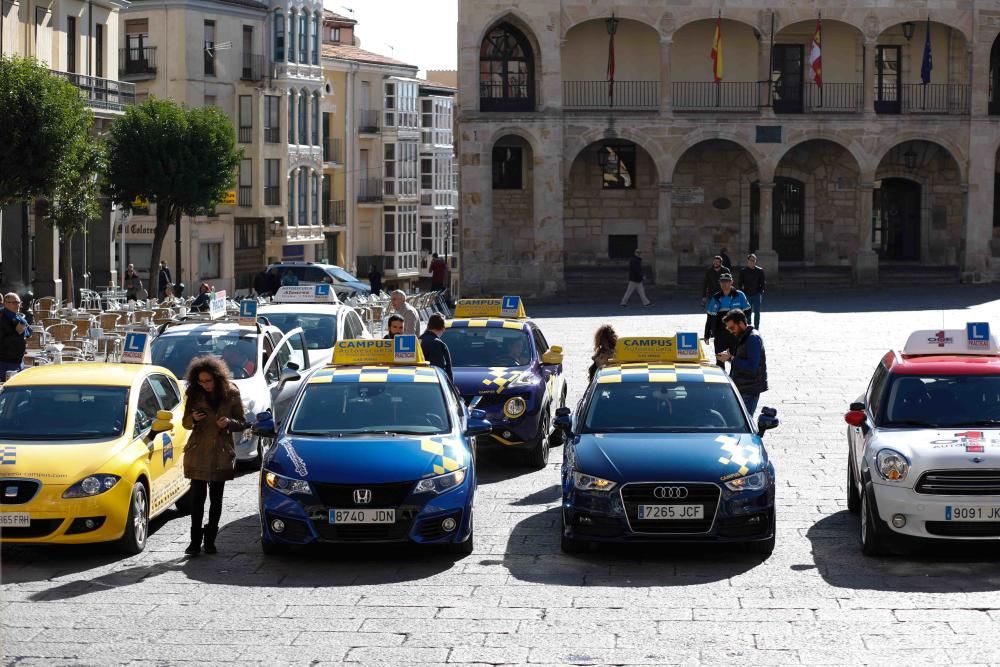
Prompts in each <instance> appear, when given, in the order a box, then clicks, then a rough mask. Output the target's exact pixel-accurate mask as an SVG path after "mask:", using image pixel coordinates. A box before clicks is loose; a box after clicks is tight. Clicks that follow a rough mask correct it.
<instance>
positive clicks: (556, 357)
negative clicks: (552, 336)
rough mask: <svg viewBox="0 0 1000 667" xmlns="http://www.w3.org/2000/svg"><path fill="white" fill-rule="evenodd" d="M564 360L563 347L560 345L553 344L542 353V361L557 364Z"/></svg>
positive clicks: (546, 363) (547, 363)
mask: <svg viewBox="0 0 1000 667" xmlns="http://www.w3.org/2000/svg"><path fill="white" fill-rule="evenodd" d="M562 362H563V349H562V348H561V347H560V346H558V345H553V346H552V347H550V348H549V349H548V350H546V351H545V353H544V354H543V355H542V363H543V364H545V365H552V366H556V365H558V364H561V363H562Z"/></svg>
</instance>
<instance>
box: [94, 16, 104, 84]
mask: <svg viewBox="0 0 1000 667" xmlns="http://www.w3.org/2000/svg"><path fill="white" fill-rule="evenodd" d="M104 57H105V56H104V24H103V23H98V24H96V25H95V26H94V75H95V76H97V77H98V78H101V79H103V78H104Z"/></svg>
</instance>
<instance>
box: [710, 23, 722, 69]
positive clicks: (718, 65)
mask: <svg viewBox="0 0 1000 667" xmlns="http://www.w3.org/2000/svg"><path fill="white" fill-rule="evenodd" d="M712 76H714V77H715V82H716V83H722V16H719V18H718V19H716V21H715V37H714V38H712Z"/></svg>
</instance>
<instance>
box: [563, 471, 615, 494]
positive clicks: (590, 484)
mask: <svg viewBox="0 0 1000 667" xmlns="http://www.w3.org/2000/svg"><path fill="white" fill-rule="evenodd" d="M573 486H575V487H576V488H577V489H578V490H580V491H599V492H606V491H610V490H611V489H613V488H615V487H616V486H618V482H612V481H611V480H610V479H601V478H600V477H594V476H593V475H588V474H586V473H582V472H576V471H574V472H573Z"/></svg>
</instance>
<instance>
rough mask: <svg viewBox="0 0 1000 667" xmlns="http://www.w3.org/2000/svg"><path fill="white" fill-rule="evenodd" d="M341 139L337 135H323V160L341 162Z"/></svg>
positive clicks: (342, 161) (342, 160)
mask: <svg viewBox="0 0 1000 667" xmlns="http://www.w3.org/2000/svg"><path fill="white" fill-rule="evenodd" d="M342 148H343V140H342V139H340V138H339V137H323V162H331V163H336V164H343V163H344V159H343V157H342V156H343V153H342Z"/></svg>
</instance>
